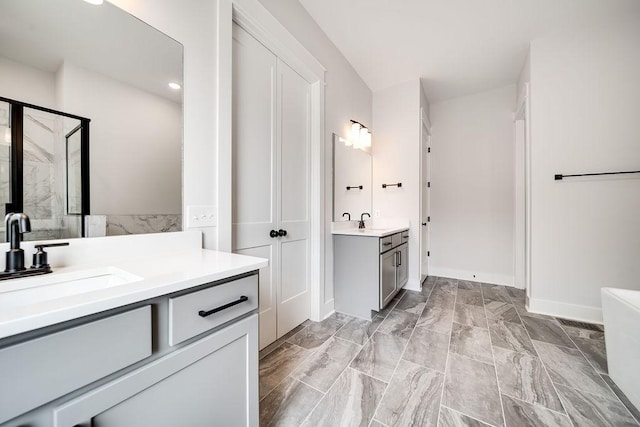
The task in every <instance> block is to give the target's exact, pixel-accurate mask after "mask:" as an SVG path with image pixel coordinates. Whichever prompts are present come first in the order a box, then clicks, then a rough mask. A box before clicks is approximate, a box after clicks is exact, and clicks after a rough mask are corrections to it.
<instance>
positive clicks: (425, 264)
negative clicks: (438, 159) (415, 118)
mask: <svg viewBox="0 0 640 427" xmlns="http://www.w3.org/2000/svg"><path fill="white" fill-rule="evenodd" d="M421 122H422V126H421V132H420V153H421V159H420V217H421V219H422V223H421V225H420V275H421V276H422V277H424V276H427V275H428V274H429V256H428V255H429V227H430V226H431V223H430V219H429V192H430V191H431V189H430V188H429V186H428V182H429V180H430V178H429V176H430V175H429V174H430V165H429V161H430V148H429V147H430V145H431V143H430V138H431V137H430V135H429V130H428V129H427V124H426V123H425V122H424V120H421Z"/></svg>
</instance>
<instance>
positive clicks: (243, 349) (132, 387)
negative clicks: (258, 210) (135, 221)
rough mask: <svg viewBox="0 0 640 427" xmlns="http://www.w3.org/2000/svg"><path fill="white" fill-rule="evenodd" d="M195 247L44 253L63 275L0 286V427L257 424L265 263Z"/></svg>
mask: <svg viewBox="0 0 640 427" xmlns="http://www.w3.org/2000/svg"><path fill="white" fill-rule="evenodd" d="M92 240H100V241H99V242H97V243H98V247H100V248H101V251H102V254H94V255H91V251H89V250H88V248H90V247H92V246H91V245H92V242H91V241H92ZM94 243H95V242H94ZM200 245H201V236H200V234H199V233H197V232H184V233H164V234H162V235H140V236H125V237H122V238H114V237H110V238H100V239H72V240H71V244H70V245H69V247H68V248H65V250H59V251H58V252H57V254H58V255H57V259H56V256H55V255H53V252H52V254H51V255H52V258H53V259H52V264H53V265H54V266H55V265H70V266H69V267H62V268H54V273H52V274H48V275H44V276H39V277H38V278H30V279H17V280H10V281H4V282H0V286H2V287H3V288H0V377H1V378H2V379H3V380H2V382H1V383H0V425H2V426H5V425H7V426H67V427H72V426H95V425H101V426H122V425H127V426H148V425H158V426H162V425H167V426H168V425H203V424H207V423H211V425H214V424H218V423H219V424H220V425H229V426H231V425H257V420H258V377H257V372H258V369H257V365H258V360H257V359H258V315H257V308H258V270H259V269H260V268H262V267H265V266H266V265H267V261H266V260H263V259H260V258H253V257H247V256H241V255H235V254H228V253H222V252H216V251H210V250H203V249H200ZM24 246H25V249H26V248H27V247H28V243H25V245H24ZM116 247H117V248H118V249H119V250H118V251H117V252H115V251H114V252H111V251H110V249H112V248H116ZM109 252H111V253H113V254H117V255H116V257H113V256H112V258H110V259H109V258H108V257H106V256H105V254H107V253H109ZM145 252H146V253H149V252H153V254H154V255H153V257H148V256H145V255H144V254H145ZM65 257H66V258H67V259H73V260H74V261H75V262H74V263H73V264H67V263H66V262H65V261H64V259H65ZM92 258H93V259H92ZM74 264H75V265H74ZM82 287H84V289H82ZM50 288H51V289H52V288H56V292H55V293H54V292H47V291H48V290H50ZM36 290H37V292H31V291H36ZM25 292H26V293H25ZM34 296H39V297H38V298H34Z"/></svg>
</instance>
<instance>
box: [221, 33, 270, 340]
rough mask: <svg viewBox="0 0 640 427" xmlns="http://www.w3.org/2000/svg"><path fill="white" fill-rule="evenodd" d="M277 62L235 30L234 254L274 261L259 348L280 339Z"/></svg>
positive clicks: (263, 276) (265, 289) (263, 297)
mask: <svg viewBox="0 0 640 427" xmlns="http://www.w3.org/2000/svg"><path fill="white" fill-rule="evenodd" d="M276 62H277V59H276V57H275V55H273V53H271V52H270V51H269V50H268V49H267V48H265V47H264V46H263V45H262V44H260V43H259V42H258V41H257V40H256V39H255V38H253V37H252V36H250V35H249V34H248V33H247V32H246V31H244V30H243V29H241V28H240V27H238V26H237V25H235V24H234V26H233V151H232V159H233V171H232V173H233V175H232V176H233V187H232V188H233V208H232V210H233V213H232V221H233V243H232V250H233V251H234V252H236V253H239V254H244V255H252V256H257V257H261V258H267V259H268V260H269V266H268V267H265V268H263V269H261V270H260V296H259V298H260V304H259V313H260V348H263V347H265V346H266V345H268V344H269V343H271V342H273V341H274V340H275V339H276V338H277V289H276V287H277V283H278V281H279V277H278V275H279V271H278V268H277V266H278V265H279V259H278V256H279V250H278V239H277V238H273V237H271V236H270V232H271V230H276V229H277V225H278V224H277V202H276V171H277V170H278V164H277V160H278V159H277V155H276V145H277V144H276V126H275V121H274V117H275V113H276Z"/></svg>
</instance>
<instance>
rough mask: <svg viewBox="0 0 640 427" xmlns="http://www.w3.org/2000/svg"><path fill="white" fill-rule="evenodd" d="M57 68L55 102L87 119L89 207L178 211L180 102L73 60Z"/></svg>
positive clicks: (103, 211) (114, 211)
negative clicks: (58, 75) (57, 82)
mask: <svg viewBox="0 0 640 427" xmlns="http://www.w3.org/2000/svg"><path fill="white" fill-rule="evenodd" d="M59 73H60V74H61V76H62V77H61V79H60V84H61V91H60V93H61V95H62V99H61V100H59V108H61V109H62V110H63V111H65V112H68V113H72V114H78V115H82V116H85V117H89V118H90V119H91V124H90V127H91V128H90V129H91V141H90V150H89V156H90V171H91V213H92V214H97V215H132V214H133V215H141V214H179V213H181V212H182V198H181V194H182V188H181V184H182V183H181V168H182V159H181V157H182V106H181V105H180V104H177V103H175V102H172V101H170V100H168V99H166V98H161V97H159V96H157V95H154V94H151V93H149V92H145V91H143V90H140V89H137V88H134V87H131V86H129V85H126V84H123V83H121V82H118V81H116V80H113V79H111V78H109V77H106V76H103V75H100V74H97V73H95V72H91V71H88V70H85V69H83V68H80V67H77V66H75V65H73V64H69V63H65V64H63V65H62V66H61V69H60V71H59ZM87 94H91V96H87ZM132 112H135V114H131V113H132ZM69 130H70V129H65V132H67V131H69Z"/></svg>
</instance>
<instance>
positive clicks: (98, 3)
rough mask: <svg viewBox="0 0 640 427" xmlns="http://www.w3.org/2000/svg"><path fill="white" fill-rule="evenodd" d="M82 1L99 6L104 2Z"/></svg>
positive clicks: (101, 0)
mask: <svg viewBox="0 0 640 427" xmlns="http://www.w3.org/2000/svg"><path fill="white" fill-rule="evenodd" d="M84 1H86V2H87V3H90V4H94V5H96V6H100V5H101V4H102V3H104V0H84Z"/></svg>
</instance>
